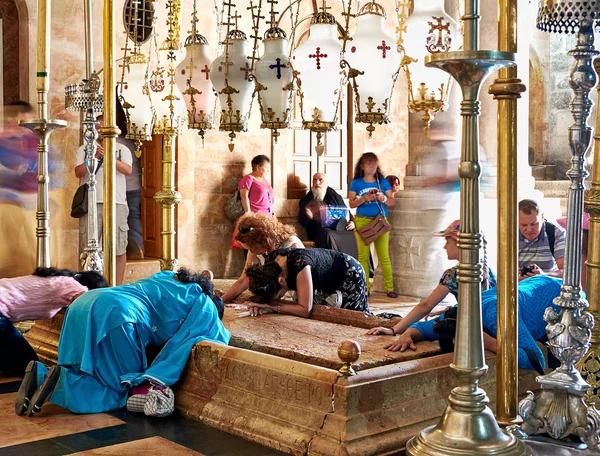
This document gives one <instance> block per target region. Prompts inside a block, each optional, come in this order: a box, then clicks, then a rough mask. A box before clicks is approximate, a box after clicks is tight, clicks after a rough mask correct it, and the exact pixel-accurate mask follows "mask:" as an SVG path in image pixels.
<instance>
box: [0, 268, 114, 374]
mask: <svg viewBox="0 0 600 456" xmlns="http://www.w3.org/2000/svg"><path fill="white" fill-rule="evenodd" d="M103 287H106V280H105V279H104V277H103V276H102V274H100V273H98V272H95V271H86V272H73V271H69V270H68V269H57V268H37V269H36V270H35V272H34V273H33V275H30V276H23V277H13V278H10V279H0V372H2V373H4V374H5V375H11V376H17V377H22V376H23V375H24V373H25V367H26V366H27V364H28V363H29V361H31V360H37V359H38V358H37V355H36V354H35V352H34V351H33V348H31V345H29V343H28V342H27V341H26V340H25V339H24V338H23V336H22V335H21V333H20V332H19V331H18V330H17V329H16V328H15V327H14V325H13V323H17V322H19V321H24V320H44V319H48V318H52V317H53V316H54V315H56V313H57V312H58V311H59V310H60V309H62V308H63V307H67V306H68V305H70V304H71V303H72V302H73V301H74V300H75V298H76V297H78V296H79V295H81V294H82V293H85V292H86V291H88V290H92V289H94V288H103Z"/></svg>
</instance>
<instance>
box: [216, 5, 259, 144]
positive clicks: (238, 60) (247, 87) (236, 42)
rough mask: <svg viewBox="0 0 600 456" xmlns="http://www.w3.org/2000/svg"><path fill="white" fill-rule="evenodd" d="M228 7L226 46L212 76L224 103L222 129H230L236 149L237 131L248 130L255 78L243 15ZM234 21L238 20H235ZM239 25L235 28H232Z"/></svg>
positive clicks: (230, 135)
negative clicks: (241, 24) (241, 20)
mask: <svg viewBox="0 0 600 456" xmlns="http://www.w3.org/2000/svg"><path fill="white" fill-rule="evenodd" d="M224 5H225V6H227V7H228V14H227V16H228V20H227V22H226V23H225V24H223V25H226V26H227V36H226V37H225V42H224V43H223V44H224V45H225V49H224V52H223V54H221V55H219V56H218V57H217V58H216V59H215V60H214V61H213V63H212V65H211V72H210V79H211V81H212V83H213V85H214V87H215V90H216V91H217V93H218V94H219V102H220V104H221V117H220V121H219V130H220V131H229V138H230V140H231V141H230V144H228V147H229V150H230V151H233V149H234V147H235V145H234V144H233V140H234V139H235V136H236V132H242V131H248V119H249V118H250V111H251V109H252V98H253V93H254V82H253V81H252V78H251V74H252V65H251V62H252V60H251V57H249V54H250V52H249V51H250V49H249V43H248V39H247V37H246V34H245V33H244V32H242V31H241V30H239V29H238V19H239V18H240V17H241V16H240V15H238V12H237V11H235V13H234V15H233V16H232V15H231V8H232V7H235V4H233V3H231V2H224ZM232 20H234V21H235V22H232ZM232 26H233V27H235V28H234V29H233V30H232V29H231V27H232Z"/></svg>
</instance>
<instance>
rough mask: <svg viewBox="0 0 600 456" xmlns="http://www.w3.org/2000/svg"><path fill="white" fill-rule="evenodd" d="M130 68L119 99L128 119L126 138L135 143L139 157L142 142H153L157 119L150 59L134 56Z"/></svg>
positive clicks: (141, 55)
mask: <svg viewBox="0 0 600 456" xmlns="http://www.w3.org/2000/svg"><path fill="white" fill-rule="evenodd" d="M126 68H127V66H126ZM128 68H129V74H128V75H127V76H126V81H125V82H124V84H123V85H122V86H121V92H120V94H119V97H120V101H121V105H122V106H123V109H124V111H125V117H126V119H127V134H126V136H125V137H126V138H127V139H131V140H133V141H134V142H135V154H136V156H137V157H139V156H140V154H141V146H142V141H151V140H152V128H153V126H154V117H155V112H154V106H153V105H152V100H151V99H150V92H149V89H148V57H147V56H145V55H143V54H140V53H136V54H132V55H131V56H129V58H128Z"/></svg>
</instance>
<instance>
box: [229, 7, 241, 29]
mask: <svg viewBox="0 0 600 456" xmlns="http://www.w3.org/2000/svg"><path fill="white" fill-rule="evenodd" d="M241 17H242V15H241V14H238V11H237V10H235V14H234V15H233V16H231V19H233V20H235V29H236V30H239V29H238V19H240V18H241Z"/></svg>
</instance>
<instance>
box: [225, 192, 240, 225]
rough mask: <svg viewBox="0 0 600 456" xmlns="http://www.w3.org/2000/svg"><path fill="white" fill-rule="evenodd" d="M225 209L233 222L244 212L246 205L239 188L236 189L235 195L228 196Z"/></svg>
mask: <svg viewBox="0 0 600 456" xmlns="http://www.w3.org/2000/svg"><path fill="white" fill-rule="evenodd" d="M224 209H225V215H226V216H227V218H228V219H229V220H231V221H232V222H235V221H236V220H237V219H239V218H240V217H241V216H242V215H243V214H244V206H242V197H241V196H240V191H239V190H236V191H235V193H234V194H233V195H231V196H230V197H229V198H227V201H226V202H225V207H224Z"/></svg>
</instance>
